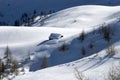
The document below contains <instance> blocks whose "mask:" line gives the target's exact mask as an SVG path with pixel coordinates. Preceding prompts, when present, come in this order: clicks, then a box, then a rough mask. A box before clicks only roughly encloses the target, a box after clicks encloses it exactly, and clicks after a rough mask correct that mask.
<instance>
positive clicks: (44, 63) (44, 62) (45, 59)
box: [41, 57, 48, 68]
mask: <svg viewBox="0 0 120 80" xmlns="http://www.w3.org/2000/svg"><path fill="white" fill-rule="evenodd" d="M47 67H48V61H47V58H46V57H44V58H43V60H42V64H41V68H47Z"/></svg>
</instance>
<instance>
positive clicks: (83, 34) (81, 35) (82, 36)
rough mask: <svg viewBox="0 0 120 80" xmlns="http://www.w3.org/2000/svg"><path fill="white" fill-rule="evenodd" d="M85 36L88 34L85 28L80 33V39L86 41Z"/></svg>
mask: <svg viewBox="0 0 120 80" xmlns="http://www.w3.org/2000/svg"><path fill="white" fill-rule="evenodd" d="M85 36H86V35H85V32H84V30H83V31H82V33H81V34H80V35H79V37H78V39H79V40H80V41H84V39H85Z"/></svg>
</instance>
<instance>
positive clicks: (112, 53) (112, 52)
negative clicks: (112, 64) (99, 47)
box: [106, 46, 116, 56]
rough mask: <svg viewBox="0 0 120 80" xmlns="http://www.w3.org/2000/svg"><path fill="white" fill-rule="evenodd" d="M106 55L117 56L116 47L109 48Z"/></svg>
mask: <svg viewBox="0 0 120 80" xmlns="http://www.w3.org/2000/svg"><path fill="white" fill-rule="evenodd" d="M106 53H107V54H108V55H111V56H113V55H115V54H116V51H115V48H114V46H110V47H108V48H107V49H106Z"/></svg>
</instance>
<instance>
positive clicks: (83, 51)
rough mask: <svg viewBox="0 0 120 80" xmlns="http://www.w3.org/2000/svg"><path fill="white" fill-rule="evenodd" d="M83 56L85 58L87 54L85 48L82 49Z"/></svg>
mask: <svg viewBox="0 0 120 80" xmlns="http://www.w3.org/2000/svg"><path fill="white" fill-rule="evenodd" d="M81 54H82V55H83V56H84V55H85V54H86V51H85V48H84V47H82V48H81Z"/></svg>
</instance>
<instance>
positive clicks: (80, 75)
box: [74, 68, 88, 80]
mask: <svg viewBox="0 0 120 80" xmlns="http://www.w3.org/2000/svg"><path fill="white" fill-rule="evenodd" d="M74 70H75V77H76V79H77V80H88V79H87V78H86V77H85V75H84V74H83V73H82V72H80V71H79V70H78V69H77V68H74Z"/></svg>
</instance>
